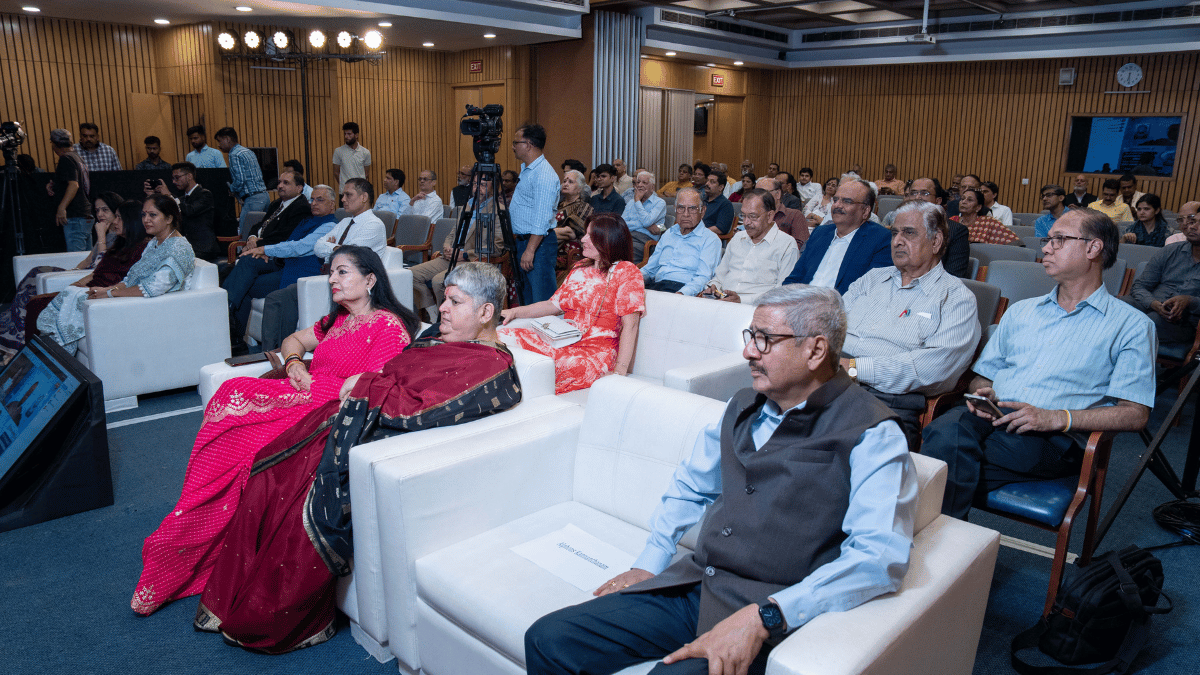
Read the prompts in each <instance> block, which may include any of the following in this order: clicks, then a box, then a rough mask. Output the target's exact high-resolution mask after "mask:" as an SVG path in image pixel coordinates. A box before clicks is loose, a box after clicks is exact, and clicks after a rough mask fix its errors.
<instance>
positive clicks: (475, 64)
mask: <svg viewBox="0 0 1200 675" xmlns="http://www.w3.org/2000/svg"><path fill="white" fill-rule="evenodd" d="M468 72H472V73H482V72H483V61H472V62H471V67H470V70H469V71H468Z"/></svg>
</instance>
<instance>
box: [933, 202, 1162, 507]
mask: <svg viewBox="0 0 1200 675" xmlns="http://www.w3.org/2000/svg"><path fill="white" fill-rule="evenodd" d="M1120 236H1121V235H1120V233H1119V232H1118V230H1117V226H1116V225H1115V224H1113V222H1112V220H1111V219H1110V218H1109V217H1108V216H1106V215H1104V214H1103V213H1100V212H1098V211H1093V210H1090V209H1072V210H1070V211H1068V212H1067V213H1065V214H1064V215H1063V216H1062V217H1061V218H1059V219H1058V220H1057V221H1055V222H1054V225H1053V226H1052V227H1051V228H1050V236H1049V239H1048V240H1046V244H1045V245H1044V246H1043V247H1042V255H1043V256H1044V257H1043V258H1042V265H1043V266H1044V267H1045V268H1046V273H1047V274H1049V275H1050V276H1051V277H1053V278H1054V280H1055V281H1057V282H1058V285H1057V286H1055V287H1054V290H1052V291H1050V292H1049V293H1048V294H1046V295H1044V296H1042V297H1040V298H1030V299H1028V300H1022V301H1020V302H1018V303H1016V304H1015V305H1013V306H1012V307H1009V308H1008V311H1007V312H1005V313H1004V318H1003V319H1001V320H1000V326H999V327H998V329H997V330H996V333H995V335H993V336H992V338H991V339H990V340H988V343H987V346H986V347H984V348H983V353H982V354H980V355H979V359H978V360H977V361H976V362H975V366H974V367H973V368H972V370H973V371H975V373H976V374H977V377H976V378H975V379H974V380H973V381H972V382H971V384H970V385H969V386H968V387H967V389H968V391H970V392H971V393H974V394H976V395H978V396H983V397H986V398H987V399H988V400H990V401H991V402H992V403H993V404H995V405H996V406H997V407H998V408H999V411H1000V413H1001V416H1000V417H999V418H996V417H994V416H993V415H992V414H991V413H988V412H987V410H986V409H985V408H984V407H983V406H982V405H972V403H971V402H970V401H968V402H967V404H966V407H959V408H955V409H953V410H951V411H949V412H947V413H946V414H945V415H942V416H941V417H939V418H937V419H936V420H934V421H933V422H932V423H931V424H929V426H927V427H925V430H924V439H925V440H924V443H923V444H922V446H921V454H924V455H928V456H930V457H936V458H937V459H940V460H943V461H945V462H946V463H947V464H948V465H949V468H950V471H949V474H948V477H947V479H946V496H945V499H944V500H943V501H942V513H945V514H947V515H950V516H954V517H955V518H964V517H966V515H967V512H968V511H970V510H971V504H972V503H973V501H974V498H975V496H976V495H977V494H978V495H984V494H986V493H987V492H990V491H992V490H994V489H996V488H999V487H1002V486H1004V485H1007V484H1009V483H1019V482H1027V481H1037V480H1046V479H1050V478H1062V477H1065V476H1071V475H1079V469H1080V460H1081V458H1082V456H1083V455H1082V452H1081V449H1080V448H1081V441H1086V439H1087V434H1088V433H1090V432H1092V431H1106V430H1112V431H1137V430H1138V429H1141V428H1142V427H1144V426H1146V420H1148V419H1149V418H1150V408H1151V407H1153V406H1154V355H1155V353H1156V352H1157V346H1158V340H1157V339H1156V337H1155V332H1154V324H1153V323H1151V322H1150V319H1149V318H1147V317H1146V315H1145V314H1142V313H1141V312H1139V311H1138V310H1136V309H1134V308H1133V307H1131V306H1129V305H1128V304H1126V303H1124V302H1121V301H1120V300H1118V299H1116V298H1114V297H1112V296H1111V295H1109V294H1108V291H1106V290H1105V288H1104V270H1105V269H1107V268H1109V267H1112V264H1113V263H1114V262H1115V261H1116V259H1117V242H1118V241H1119V239H1120Z"/></svg>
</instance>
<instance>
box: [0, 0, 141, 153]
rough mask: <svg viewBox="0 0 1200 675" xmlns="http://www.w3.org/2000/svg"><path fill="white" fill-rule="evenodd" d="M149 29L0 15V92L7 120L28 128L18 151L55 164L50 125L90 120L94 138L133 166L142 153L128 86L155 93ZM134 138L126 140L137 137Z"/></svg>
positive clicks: (75, 132) (73, 127) (74, 128)
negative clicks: (131, 121) (26, 138)
mask: <svg viewBox="0 0 1200 675" xmlns="http://www.w3.org/2000/svg"><path fill="white" fill-rule="evenodd" d="M154 32H155V31H154V29H151V28H147V27H142V26H121V25H115V24H107V23H93V22H87V21H67V20H62V19H41V18H33V17H28V16H21V15H13V14H0V41H2V42H3V44H2V45H0V80H2V81H3V84H2V85H0V96H3V101H4V102H3V111H2V114H0V116H2V117H3V118H4V119H5V120H17V121H19V122H21V124H22V126H23V127H24V128H25V131H26V132H27V133H28V134H29V141H28V142H26V144H25V145H24V146H22V147H21V152H22V153H28V154H29V155H32V156H33V158H34V161H35V162H37V164H38V166H40V167H42V168H48V169H53V167H54V158H53V153H52V152H51V150H50V143H49V135H50V131H51V130H52V129H55V128H58V127H62V128H66V129H69V130H70V131H71V134H72V136H74V137H75V138H76V140H78V137H79V123H80V122H94V123H95V124H96V125H97V126H99V127H100V140H101V141H103V142H105V143H107V144H109V145H111V146H113V148H114V149H115V150H116V152H117V156H118V157H119V158H120V159H121V164H122V165H124V166H125V167H127V168H132V167H133V165H134V164H136V163H137V162H138V161H140V160H141V159H142V158H143V156H144V151H143V147H142V143H141V141H142V138H144V136H145V135H144V134H142V135H138V134H137V130H134V129H131V128H130V125H129V116H128V115H127V114H126V112H127V109H128V105H129V103H128V98H129V94H130V93H138V94H152V93H156V91H157V85H156V77H157V75H156V73H155V69H154V63H155V49H154ZM135 137H136V139H137V142H136V143H134V142H133V141H132V140H131V139H133V138H135Z"/></svg>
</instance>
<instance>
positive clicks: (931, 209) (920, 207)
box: [892, 199, 950, 258]
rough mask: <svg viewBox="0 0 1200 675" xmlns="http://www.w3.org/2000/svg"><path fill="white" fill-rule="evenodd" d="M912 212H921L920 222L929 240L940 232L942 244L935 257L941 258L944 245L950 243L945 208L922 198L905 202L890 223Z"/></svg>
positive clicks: (944, 250) (943, 253)
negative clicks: (923, 225)
mask: <svg viewBox="0 0 1200 675" xmlns="http://www.w3.org/2000/svg"><path fill="white" fill-rule="evenodd" d="M913 212H916V213H919V214H921V222H922V223H924V224H925V236H926V237H929V241H933V240H934V239H935V238H936V236H937V233H938V232H941V233H942V245H941V247H940V248H939V249H938V250H937V257H938V258H941V257H942V256H943V255H945V254H946V247H948V246H949V245H950V225H949V223H947V222H946V210H945V209H943V208H942V207H941V206H938V205H937V204H930V203H929V202H927V201H924V200H922V199H918V200H916V201H911V202H905V203H903V204H901V205H900V207H899V208H897V209H896V215H895V217H894V218H893V219H892V225H893V226H894V225H895V223H896V220H895V218H899V217H900V216H902V215H904V214H906V213H913Z"/></svg>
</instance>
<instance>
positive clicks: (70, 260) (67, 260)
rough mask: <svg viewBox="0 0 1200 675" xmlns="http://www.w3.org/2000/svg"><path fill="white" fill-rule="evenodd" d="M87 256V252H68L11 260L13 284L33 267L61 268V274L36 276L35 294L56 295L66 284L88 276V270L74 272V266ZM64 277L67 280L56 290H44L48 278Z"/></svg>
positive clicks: (40, 254) (49, 273)
mask: <svg viewBox="0 0 1200 675" xmlns="http://www.w3.org/2000/svg"><path fill="white" fill-rule="evenodd" d="M87 256H88V252H87V251H68V252H65V253H62V252H60V253H35V254H32V255H22V256H17V257H15V258H13V261H12V262H13V283H18V284H19V283H21V280H22V279H24V278H25V275H26V274H29V272H30V270H32V269H33V268H35V267H42V266H48V267H61V268H62V269H63V270H64V271H62V272H44V273H42V274H39V275H38V281H37V292H38V294H41V293H56V292H58V291H61V290H62V288H63V287H64V286H66V285H67V284H70V283H73V282H75V281H76V280H78V279H81V278H83V277H85V276H87V275H88V274H89V270H76V269H75V266H76V265H78V264H79V262H80V261H81V260H83V259H84V258H86V257H87ZM58 275H66V276H67V277H68V280H67V281H66V282H65V283H62V284H61V285H59V286H58V287H56V288H49V289H45V288H44V284H45V281H46V280H47V279H49V278H52V277H55V276H58Z"/></svg>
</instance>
